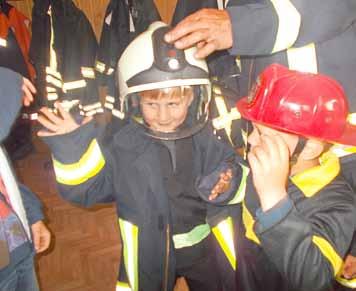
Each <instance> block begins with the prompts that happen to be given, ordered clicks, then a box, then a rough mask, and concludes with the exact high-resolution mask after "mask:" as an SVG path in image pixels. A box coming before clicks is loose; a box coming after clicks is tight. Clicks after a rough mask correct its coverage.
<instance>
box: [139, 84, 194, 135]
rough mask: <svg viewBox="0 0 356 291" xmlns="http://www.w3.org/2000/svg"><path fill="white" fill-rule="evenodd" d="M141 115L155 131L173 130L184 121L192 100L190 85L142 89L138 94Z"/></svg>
mask: <svg viewBox="0 0 356 291" xmlns="http://www.w3.org/2000/svg"><path fill="white" fill-rule="evenodd" d="M140 96H141V99H140V106H141V112H142V116H143V118H144V120H145V122H146V123H147V125H148V126H149V127H150V128H151V129H152V130H155V131H159V132H164V133H169V132H174V131H175V130H176V129H177V128H178V127H179V126H180V125H182V123H183V122H184V120H185V118H186V116H187V113H188V109H189V106H190V104H191V102H192V100H193V92H192V90H191V88H190V87H184V88H181V87H174V88H166V89H157V90H149V91H144V92H142V93H141V94H140Z"/></svg>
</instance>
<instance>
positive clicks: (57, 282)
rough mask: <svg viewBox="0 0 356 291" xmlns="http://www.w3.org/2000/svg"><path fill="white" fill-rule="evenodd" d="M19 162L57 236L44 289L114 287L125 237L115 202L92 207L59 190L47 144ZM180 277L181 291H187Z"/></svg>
mask: <svg viewBox="0 0 356 291" xmlns="http://www.w3.org/2000/svg"><path fill="white" fill-rule="evenodd" d="M33 140H34V144H35V151H34V152H33V153H32V154H30V155H29V156H28V157H26V158H25V159H24V160H21V161H18V162H16V163H15V169H16V172H17V174H18V177H19V179H20V180H21V181H22V182H24V184H26V185H27V186H28V187H30V188H31V189H32V190H33V191H34V192H35V193H37V194H38V196H39V197H40V199H41V200H42V202H43V204H44V206H45V213H46V216H47V218H48V227H49V228H50V229H51V232H52V234H53V238H52V240H53V241H52V245H51V248H50V249H49V250H48V251H46V252H45V253H44V254H42V255H39V256H38V257H37V269H38V277H39V281H40V286H41V291H114V290H115V282H116V275H117V266H118V263H119V260H120V255H119V254H120V248H121V241H120V236H119V230H118V226H117V224H116V213H115V207H114V206H113V205H109V206H101V207H95V208H93V209H90V210H87V209H82V208H79V207H76V206H73V205H71V204H70V203H68V202H66V201H64V200H63V199H62V198H60V196H59V195H58V194H57V191H56V187H55V180H54V174H53V169H52V164H51V159H50V155H49V152H48V149H47V147H46V145H44V144H43V143H42V142H41V141H40V140H39V139H38V138H37V137H35V136H34V138H33ZM186 290H188V288H187V287H186V286H185V283H184V281H179V284H178V285H177V286H176V288H175V291H186Z"/></svg>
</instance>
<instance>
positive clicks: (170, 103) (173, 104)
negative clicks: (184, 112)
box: [168, 102, 179, 106]
mask: <svg viewBox="0 0 356 291" xmlns="http://www.w3.org/2000/svg"><path fill="white" fill-rule="evenodd" d="M178 105H179V102H169V103H168V106H178Z"/></svg>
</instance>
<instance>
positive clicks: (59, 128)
mask: <svg viewBox="0 0 356 291" xmlns="http://www.w3.org/2000/svg"><path fill="white" fill-rule="evenodd" d="M55 105H56V108H57V109H58V114H56V113H54V112H53V111H51V110H49V109H48V108H47V107H43V108H41V110H40V113H41V115H39V117H38V122H39V123H40V124H41V125H42V126H43V127H44V128H45V129H44V130H40V131H39V132H38V133H37V135H38V136H55V135H61V134H66V133H70V132H72V131H74V130H76V129H77V128H78V127H79V126H80V125H83V124H86V123H88V122H89V121H90V120H92V117H91V116H90V117H85V118H84V119H83V120H82V122H81V124H78V123H77V122H76V121H75V120H74V118H73V117H72V115H71V114H70V113H69V112H67V111H66V110H65V109H64V108H63V107H62V106H61V105H60V103H59V102H57V103H56V104H55Z"/></svg>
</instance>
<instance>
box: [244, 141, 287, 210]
mask: <svg viewBox="0 0 356 291" xmlns="http://www.w3.org/2000/svg"><path fill="white" fill-rule="evenodd" d="M248 161H249V163H250V167H251V170H252V178H253V183H254V185H255V188H256V191H257V194H258V196H259V198H260V202H261V208H262V210H263V211H267V210H268V209H270V208H272V207H273V206H275V205H276V204H277V203H278V202H279V201H281V200H282V199H283V198H285V197H286V196H287V191H286V183H287V179H288V175H289V149H288V146H287V144H286V143H285V141H284V140H283V138H282V137H281V136H279V135H270V136H267V135H261V143H260V144H259V145H256V146H253V147H252V148H251V150H250V152H249V153H248Z"/></svg>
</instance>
